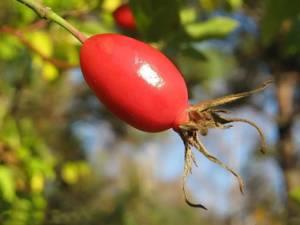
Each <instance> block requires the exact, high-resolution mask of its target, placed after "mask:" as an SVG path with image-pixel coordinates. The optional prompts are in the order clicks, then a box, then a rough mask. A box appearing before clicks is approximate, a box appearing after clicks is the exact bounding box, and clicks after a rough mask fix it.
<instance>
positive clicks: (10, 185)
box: [0, 166, 16, 202]
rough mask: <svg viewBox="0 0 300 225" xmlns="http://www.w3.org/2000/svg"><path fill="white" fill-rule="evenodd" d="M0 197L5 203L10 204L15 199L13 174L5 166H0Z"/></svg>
mask: <svg viewBox="0 0 300 225" xmlns="http://www.w3.org/2000/svg"><path fill="white" fill-rule="evenodd" d="M0 196H1V198H2V199H3V200H5V201H7V202H12V201H13V200H14V199H15V197H16V190H15V181H14V177H13V173H12V171H11V169H10V168H8V167H6V166H0Z"/></svg>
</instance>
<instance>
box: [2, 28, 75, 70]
mask: <svg viewBox="0 0 300 225" xmlns="http://www.w3.org/2000/svg"><path fill="white" fill-rule="evenodd" d="M1 32H2V33H7V34H11V35H14V36H15V37H17V38H18V39H19V40H20V41H21V42H22V43H23V44H24V45H25V46H26V47H27V48H28V49H30V50H31V51H32V52H34V53H36V54H38V55H39V56H40V57H41V58H42V59H43V60H44V61H47V62H49V63H51V64H53V65H54V66H56V67H57V68H60V69H64V70H66V69H72V68H76V67H78V65H73V64H70V63H68V62H65V61H62V60H58V59H54V58H51V57H48V56H46V55H45V54H44V53H42V52H41V51H39V50H38V49H37V48H35V47H34V46H33V45H32V44H31V43H30V42H29V41H28V40H27V39H26V38H25V37H24V35H23V34H22V32H21V31H19V30H16V29H14V28H11V27H7V26H4V27H1V28H0V33H1Z"/></svg>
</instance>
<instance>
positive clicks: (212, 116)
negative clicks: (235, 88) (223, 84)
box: [177, 81, 272, 209]
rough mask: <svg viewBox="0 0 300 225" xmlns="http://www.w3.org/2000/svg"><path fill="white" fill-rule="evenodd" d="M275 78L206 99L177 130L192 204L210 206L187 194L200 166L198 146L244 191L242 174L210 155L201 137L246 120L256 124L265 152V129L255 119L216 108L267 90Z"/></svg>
mask: <svg viewBox="0 0 300 225" xmlns="http://www.w3.org/2000/svg"><path fill="white" fill-rule="evenodd" d="M271 82H272V81H267V82H265V83H264V84H263V85H261V86H260V87H258V88H256V89H254V90H252V91H248V92H243V93H238V94H233V95H228V96H225V97H221V98H217V99H214V100H209V101H204V102H201V103H199V104H196V105H193V106H191V107H190V108H189V109H188V116H189V121H188V122H187V123H185V124H182V125H181V126H180V129H179V130H177V132H178V133H179V135H180V137H181V139H182V140H183V143H184V146H185V162H184V175H183V192H184V197H185V201H186V203H187V204H188V205H189V206H192V207H198V208H203V209H206V208H205V206H203V205H202V204H194V203H192V202H191V201H189V200H188V198H187V193H186V190H185V183H186V178H187V176H188V175H190V174H191V172H192V166H193V165H197V164H196V161H195V158H194V155H193V152H192V148H195V149H196V150H198V151H199V152H200V153H202V154H203V155H204V156H205V157H206V158H207V159H209V160H210V161H212V162H214V163H216V164H218V165H220V166H221V167H223V168H224V169H226V170H227V171H229V172H230V173H231V174H232V175H234V176H235V178H236V179H237V181H238V184H239V188H240V191H241V193H243V191H244V183H243V180H242V178H241V176H240V175H239V174H238V173H237V172H235V171H234V170H233V169H231V168H230V167H229V166H227V165H226V164H224V163H223V162H221V161H220V160H219V159H218V158H217V157H215V156H213V155H212V154H210V152H209V151H208V150H207V149H206V147H205V146H204V144H203V143H202V142H201V140H200V138H199V136H200V135H202V136H205V135H207V134H208V131H209V129H211V128H221V129H227V128H230V127H232V125H231V123H234V122H243V123H247V124H249V125H251V126H252V127H254V128H255V129H256V130H257V132H258V134H259V136H260V139H261V152H262V153H264V152H265V148H266V141H265V137H264V135H263V132H262V131H261V129H260V128H259V127H258V126H257V125H256V124H255V123H253V122H251V121H249V120H247V119H243V118H227V117H224V116H223V114H229V111H227V110H223V109H215V107H216V106H220V105H224V104H227V103H230V102H233V101H236V100H238V99H241V98H244V97H247V96H249V95H252V94H254V93H257V92H259V91H262V90H264V89H265V88H266V87H267V86H268V85H269V84H270V83H271Z"/></svg>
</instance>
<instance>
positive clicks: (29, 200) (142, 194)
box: [0, 0, 300, 225]
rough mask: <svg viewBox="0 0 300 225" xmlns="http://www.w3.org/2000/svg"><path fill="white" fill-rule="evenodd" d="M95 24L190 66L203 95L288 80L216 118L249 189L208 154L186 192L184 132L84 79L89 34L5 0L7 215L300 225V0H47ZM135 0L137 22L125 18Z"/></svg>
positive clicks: (3, 174)
mask: <svg viewBox="0 0 300 225" xmlns="http://www.w3.org/2000/svg"><path fill="white" fill-rule="evenodd" d="M36 1H37V2H42V3H44V4H45V5H47V6H49V7H51V8H52V9H53V10H54V11H55V12H57V13H58V14H59V15H61V16H63V17H64V18H65V19H67V20H68V21H69V22H71V23H72V24H74V25H75V26H76V27H77V28H79V29H80V30H81V31H82V32H83V33H85V34H86V35H88V36H90V35H93V34H96V33H107V32H110V33H111V32H112V33H123V34H126V35H129V36H132V37H135V38H137V39H140V40H143V41H145V42H148V43H150V44H152V45H153V46H155V47H157V48H158V49H160V50H161V51H163V52H164V53H165V54H166V55H168V57H169V58H170V59H171V60H172V61H173V62H174V63H175V64H176V65H177V66H178V68H180V70H181V71H182V74H183V76H184V78H185V80H186V82H187V85H188V88H189V95H190V101H191V103H196V102H199V101H201V100H204V99H211V98H215V97H219V96H224V95H227V94H231V93H236V92H241V91H247V90H250V89H253V88H255V87H256V86H258V85H259V84H261V83H262V82H263V81H265V80H267V79H270V78H273V79H274V80H275V84H274V85H272V86H270V87H269V88H267V89H266V90H265V91H264V92H262V93H259V94H256V95H254V96H252V97H251V98H247V99H245V100H242V101H239V102H238V103H234V104H231V105H229V106H227V109H229V110H231V111H232V113H233V115H235V116H239V117H244V118H248V119H250V120H252V121H254V122H256V123H257V125H258V126H260V127H261V128H262V129H263V131H264V133H265V135H266V139H267V144H268V149H267V154H265V155H262V154H260V153H259V151H258V150H259V137H258V135H257V133H256V131H255V130H254V129H253V128H251V127H249V126H247V125H244V124H235V125H234V127H233V128H231V129H227V130H211V131H210V133H209V135H208V136H207V137H204V138H203V141H204V144H205V145H206V146H207V148H208V149H209V150H210V151H211V152H213V153H214V154H215V155H217V156H218V157H219V158H220V159H222V161H224V162H226V163H227V164H229V165H230V166H231V167H233V168H235V169H236V170H237V171H239V172H240V173H241V175H242V177H243V179H244V180H245V184H246V190H245V194H244V195H241V194H240V193H239V189H238V185H237V183H236V180H234V178H233V177H232V176H231V175H230V174H229V173H228V172H227V171H225V170H223V169H221V168H220V167H219V166H218V165H215V164H212V163H211V162H209V161H208V160H207V159H206V158H204V157H202V155H200V154H196V158H197V161H198V165H199V167H198V168H194V169H193V174H192V176H190V177H189V179H188V189H189V194H190V198H191V199H192V200H193V201H194V202H200V203H202V204H204V205H205V206H206V207H207V208H208V209H209V210H208V211H204V210H201V209H195V208H190V207H188V206H187V205H186V204H185V203H184V199H183V194H182V189H181V177H182V174H183V158H184V151H183V150H184V146H183V144H182V142H181V140H180V138H179V136H178V135H177V134H176V133H175V132H173V131H167V132H162V133H156V134H151V133H144V132H140V131H138V130H136V129H134V128H132V127H129V126H127V125H126V124H125V123H124V122H122V121H120V120H118V119H117V118H116V117H114V116H113V115H112V114H110V112H108V111H107V110H106V108H105V107H104V106H103V105H102V104H101V103H100V102H99V101H98V100H97V99H96V98H95V96H94V94H93V93H92V92H91V90H90V89H89V88H88V87H87V85H86V83H85V82H84V80H83V78H82V74H81V71H80V68H79V61H78V52H79V49H80V43H79V42H78V41H77V40H76V39H75V38H74V37H72V36H71V35H70V34H69V33H67V32H66V31H65V30H64V29H62V28H61V27H59V26H58V25H56V24H54V23H51V22H49V21H45V20H41V19H40V18H38V17H37V16H36V15H35V13H34V12H32V11H31V10H30V9H29V8H27V7H25V6H24V5H21V4H20V3H18V2H17V1H11V0H1V1H0V8H1V10H0V224H3V225H40V224H44V225H71V224H72V225H77V224H78V225H79V224H80V225H81V224H89V225H96V224H97V225H101V224H103V225H104V224H105V225H116V224H118V225H158V224H164V225H168V224H169V225H183V224H185V225H192V224H199V225H201V224H209V225H214V224H216V225H217V224H218V225H219V224H228V225H240V224H243V225H269V224H270V225H271V224H272V225H283V224H289V225H294V224H295V225H296V224H300V168H299V156H300V154H299V150H300V137H299V135H300V120H299V112H300V111H299V110H300V88H299V87H300V86H299V82H300V57H299V56H300V1H299V0H186V1H184V0H164V1H160V0H131V1H129V2H125V1H121V0H64V1H62V0H44V1H39V0H36ZM124 3H129V8H130V9H131V10H132V12H133V15H134V21H135V23H136V25H135V26H134V27H130V29H128V27H122V25H120V24H119V25H118V24H117V22H118V21H115V18H114V16H113V12H114V11H115V10H116V9H117V8H118V7H119V6H120V5H121V4H124Z"/></svg>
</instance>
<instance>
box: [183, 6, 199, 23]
mask: <svg viewBox="0 0 300 225" xmlns="http://www.w3.org/2000/svg"><path fill="white" fill-rule="evenodd" d="M196 19H197V11H196V9H195V8H184V9H181V10H180V21H181V24H188V23H192V22H194V21H195V20H196Z"/></svg>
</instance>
